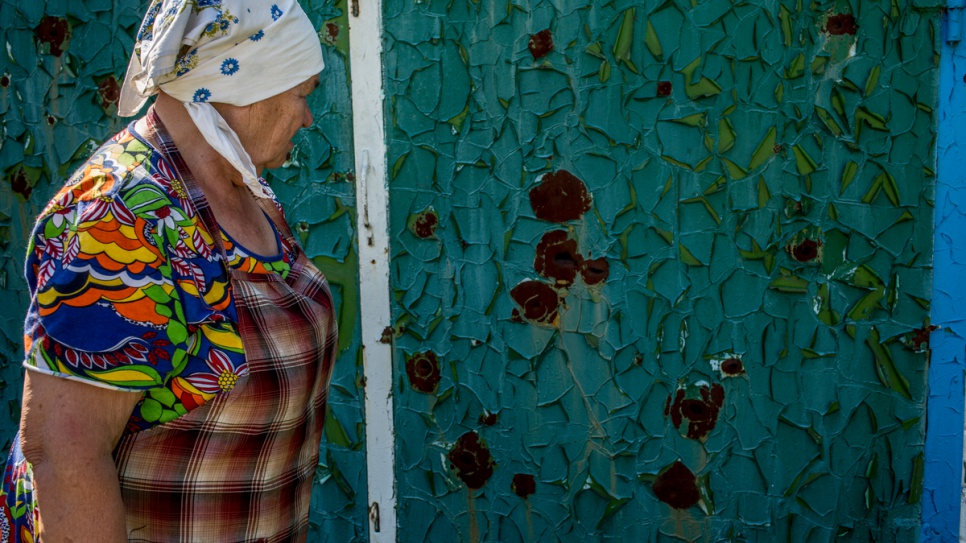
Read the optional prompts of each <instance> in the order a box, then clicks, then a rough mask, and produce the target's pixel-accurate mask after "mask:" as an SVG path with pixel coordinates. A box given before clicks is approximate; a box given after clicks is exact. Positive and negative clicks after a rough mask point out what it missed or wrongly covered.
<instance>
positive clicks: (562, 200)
mask: <svg viewBox="0 0 966 543" xmlns="http://www.w3.org/2000/svg"><path fill="white" fill-rule="evenodd" d="M530 205H532V206H533V211H534V213H536V214H537V218H538V219H543V220H545V221H550V222H566V221H573V220H576V219H579V218H580V216H581V215H583V214H584V213H586V212H587V211H588V210H589V209H590V194H588V193H587V187H586V186H585V185H584V183H583V181H581V180H580V179H577V177H576V176H574V174H572V173H570V172H568V171H567V170H558V171H557V172H551V173H547V174H544V175H542V176H541V177H540V179H539V184H538V185H537V186H536V187H533V188H532V189H530Z"/></svg>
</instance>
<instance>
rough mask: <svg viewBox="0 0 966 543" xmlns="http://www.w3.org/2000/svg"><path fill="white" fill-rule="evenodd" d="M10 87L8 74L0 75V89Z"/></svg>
mask: <svg viewBox="0 0 966 543" xmlns="http://www.w3.org/2000/svg"><path fill="white" fill-rule="evenodd" d="M9 86H10V74H3V75H0V87H2V88H4V89H5V88H7V87H9Z"/></svg>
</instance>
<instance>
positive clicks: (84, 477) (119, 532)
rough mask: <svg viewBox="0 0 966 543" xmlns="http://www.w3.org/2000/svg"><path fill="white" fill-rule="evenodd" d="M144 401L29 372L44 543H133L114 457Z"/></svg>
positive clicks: (27, 437) (27, 431) (27, 421)
mask: <svg viewBox="0 0 966 543" xmlns="http://www.w3.org/2000/svg"><path fill="white" fill-rule="evenodd" d="M140 398H141V393H138V392H121V391H116V390H109V389H105V388H100V387H96V386H91V385H88V384H84V383H79V382H76V381H70V380H67V379H62V378H59V377H53V376H50V375H46V374H43V373H40V372H35V371H30V370H27V371H26V376H25V379H24V395H23V415H22V417H21V419H20V440H21V446H22V448H23V454H24V457H26V459H27V461H28V462H30V464H31V466H32V467H33V473H34V492H35V494H36V497H37V504H38V507H39V509H40V517H41V522H40V526H39V527H38V529H39V530H40V535H41V540H42V541H44V543H67V542H75V543H79V542H81V541H99V542H106V543H107V542H119V543H120V542H124V541H127V530H126V528H125V525H124V505H123V503H122V502H121V491H120V487H119V486H118V482H117V469H116V468H115V466H114V460H113V459H112V457H111V452H112V451H113V450H114V446H115V445H116V444H117V441H118V439H120V437H121V433H122V432H123V430H124V427H125V425H126V424H127V420H128V418H129V417H130V416H131V412H132V411H133V410H134V406H135V405H137V402H138V400H140Z"/></svg>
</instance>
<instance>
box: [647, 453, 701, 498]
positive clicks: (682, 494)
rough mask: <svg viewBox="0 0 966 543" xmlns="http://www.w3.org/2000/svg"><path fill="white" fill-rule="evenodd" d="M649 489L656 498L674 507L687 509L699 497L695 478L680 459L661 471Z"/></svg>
mask: <svg viewBox="0 0 966 543" xmlns="http://www.w3.org/2000/svg"><path fill="white" fill-rule="evenodd" d="M651 489H652V490H653V491H654V495H655V496H657V499H659V500H661V501H662V502H664V503H666V504H668V505H670V506H671V507H673V508H675V509H688V508H690V507H693V506H694V505H696V504H697V503H698V501H699V500H700V499H701V493H700V492H699V491H698V480H697V478H696V477H695V476H694V473H692V472H691V470H689V469H688V467H687V466H685V465H684V464H683V463H682V462H681V461H680V460H676V461H675V462H674V463H673V464H671V465H670V466H669V467H667V468H665V469H664V470H663V471H661V473H659V474H658V476H657V479H655V480H654V484H653V485H652V486H651Z"/></svg>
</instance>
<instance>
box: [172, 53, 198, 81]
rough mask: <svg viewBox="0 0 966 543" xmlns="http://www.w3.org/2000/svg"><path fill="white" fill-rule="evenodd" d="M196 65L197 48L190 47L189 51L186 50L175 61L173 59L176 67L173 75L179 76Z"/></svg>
mask: <svg viewBox="0 0 966 543" xmlns="http://www.w3.org/2000/svg"><path fill="white" fill-rule="evenodd" d="M197 65H198V49H192V50H191V51H188V53H187V54H185V56H183V57H180V58H179V59H178V60H177V61H175V67H176V68H177V69H178V71H177V72H175V76H177V77H181V76H183V75H184V74H186V73H188V72H190V71H191V69H192V68H194V67H195V66H197Z"/></svg>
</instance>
